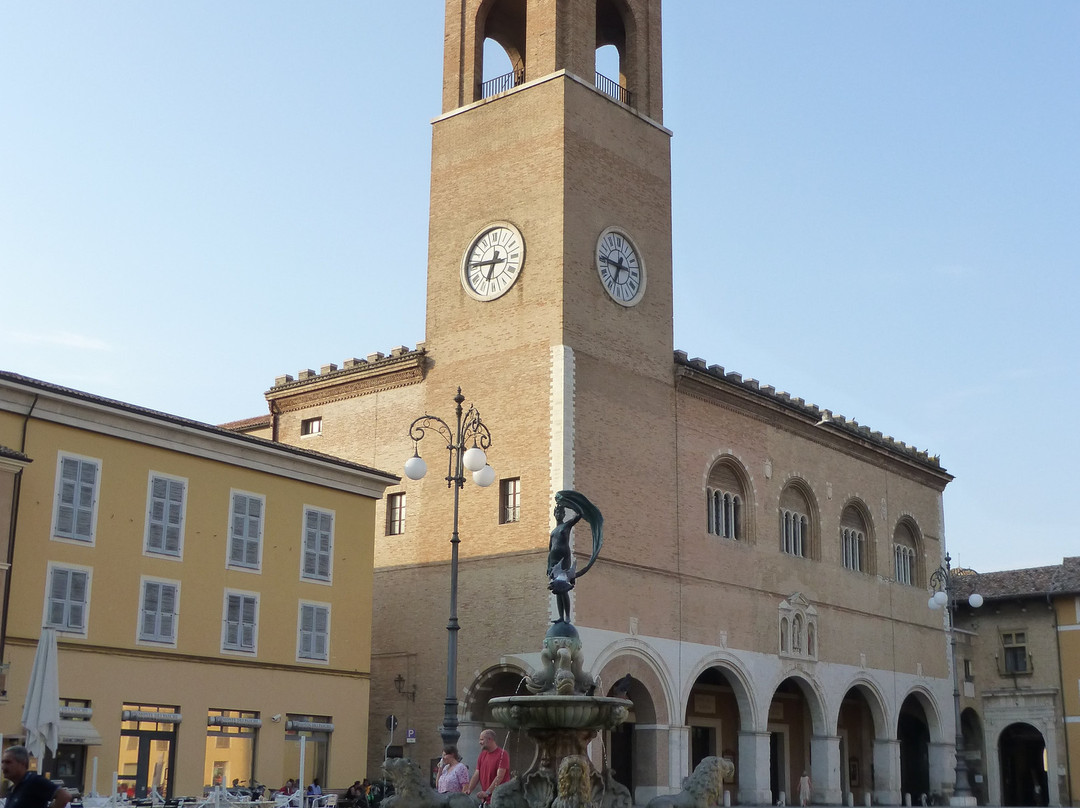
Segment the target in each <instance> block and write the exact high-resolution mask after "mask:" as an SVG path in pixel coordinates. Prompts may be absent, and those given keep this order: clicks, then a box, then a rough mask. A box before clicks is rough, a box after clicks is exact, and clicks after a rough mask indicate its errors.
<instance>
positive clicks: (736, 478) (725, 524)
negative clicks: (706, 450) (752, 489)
mask: <svg viewBox="0 0 1080 808" xmlns="http://www.w3.org/2000/svg"><path fill="white" fill-rule="evenodd" d="M705 492H706V500H707V502H706V518H707V520H708V522H707V529H708V532H709V533H710V534H711V535H713V536H720V537H721V538H724V539H736V540H742V539H745V538H746V526H745V511H746V486H745V484H744V483H743V477H742V470H741V469H740V467H739V466H738V465H737V464H736V463H735V461H734V460H733V459H731V458H724V459H722V460H720V461H718V462H717V463H716V465H714V466H713V467H712V470H711V471H710V472H709V481H708V484H707V485H706V488H705Z"/></svg>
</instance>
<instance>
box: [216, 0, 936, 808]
mask: <svg viewBox="0 0 1080 808" xmlns="http://www.w3.org/2000/svg"><path fill="white" fill-rule="evenodd" d="M487 40H493V41H495V42H497V43H498V44H499V45H501V46H502V47H503V49H504V50H505V51H506V53H507V55H508V56H509V58H510V62H511V64H512V66H513V72H512V73H511V74H509V75H508V76H504V77H501V78H500V79H498V80H491V81H488V82H484V81H482V78H483V49H484V43H485V42H486V41H487ZM445 43H446V51H445V62H444V73H443V111H442V114H441V115H440V116H439V117H438V118H437V119H436V120H435V122H434V130H433V146H432V182H431V212H430V228H429V236H428V243H429V259H428V277H427V327H426V341H425V342H424V343H423V344H421V345H418V346H417V347H416V349H414V350H411V349H407V348H404V347H401V348H395V349H393V350H392V351H390V353H389V355H383V354H381V353H380V354H373V355H371V356H368V357H366V358H364V359H349V360H346V361H345V362H344V363H343V364H342V365H341V366H340V367H339V366H338V365H336V364H329V365H325V366H323V367H322V368H321V369H320V370H319V371H318V372H316V371H314V370H305V371H302V372H301V373H299V374H298V375H296V376H295V377H294V376H292V375H284V376H281V377H280V378H279V379H278V380H277V381H276V383H275V384H274V386H273V388H272V389H271V390H269V391H268V392H267V400H268V403H269V409H270V419H269V421H266V420H263V419H256V420H254V421H251V422H249V423H246V424H238V425H237V428H238V429H241V430H249V431H251V432H252V433H254V434H261V435H265V436H268V437H272V438H274V439H276V440H280V441H283V442H287V443H291V444H294V445H298V446H305V447H312V448H317V449H319V450H320V451H325V452H329V453H332V454H340V455H341V456H343V457H347V458H349V459H352V460H354V461H356V462H360V463H365V464H371V465H375V466H379V467H386V468H395V469H396V468H401V466H400V464H401V463H403V462H404V460H405V459H406V458H408V457H409V456H411V455H412V454H413V451H414V448H417V449H419V451H420V453H421V454H422V455H423V456H424V457H425V458H426V460H427V462H428V466H429V468H430V471H429V473H428V476H427V477H426V478H425V479H423V480H421V481H418V482H409V483H407V484H403V485H399V486H394V487H392V488H391V489H389V490H388V496H387V498H386V500H385V502H383V503H380V505H379V506H378V509H377V515H376V518H377V522H378V529H379V532H380V533H381V534H382V535H381V536H380V537H379V539H378V541H377V544H376V556H375V559H376V560H375V564H376V586H375V614H374V619H375V622H374V627H373V661H372V670H373V687H372V706H371V710H372V717H373V720H372V722H371V735H370V739H369V743H368V749H369V766H368V772H369V773H373V772H375V771H376V770H377V766H378V762H379V760H378V759H379V757H380V752H379V750H380V747H381V746H382V745H384V744H386V743H388V741H389V734H388V732H387V730H386V729H385V728H384V724H383V719H384V718H385V716H387V715H389V714H395V715H397V716H398V718H399V719H400V720H401V721H402V722H403V723H404V725H405V727H406V728H409V729H413V730H414V731H415V733H416V739H417V742H416V743H415V745H410V746H409V747H408V748H407V749H406V753H407V754H408V755H409V756H411V757H413V758H414V759H418V760H420V761H422V762H425V763H426V762H427V761H428V760H430V759H433V758H435V757H436V756H437V754H438V749H439V743H440V739H439V736H438V735H437V733H436V728H437V727H438V726H439V724H440V723H441V720H442V712H443V697H444V694H445V659H446V630H445V626H446V614H447V605H448V588H449V584H448V579H449V569H448V561H449V557H450V546H449V542H448V539H449V537H450V531H451V521H452V501H453V498H452V497H451V494H450V492H449V491H448V490H447V485H446V481H445V479H444V478H443V472H442V469H443V468H445V465H444V464H445V463H446V460H447V457H446V447H445V445H444V444H443V443H442V442H441V441H440V440H439V439H438V438H429V439H427V440H423V441H421V442H420V443H419V445H418V446H416V447H414V444H413V442H412V440H410V438H409V436H408V434H407V429H408V426H409V424H410V422H411V421H412V419H413V418H415V417H417V416H419V415H421V414H423V413H432V414H435V415H439V416H441V417H443V418H444V419H448V420H451V419H453V406H454V405H453V401H452V399H453V396H454V395H455V392H456V391H457V389H458V388H459V387H460V388H462V389H463V391H464V395H465V396H466V407H467V406H468V405H469V404H475V405H476V406H477V407H478V409H479V410H480V412H481V414H482V417H483V419H484V422H485V423H486V424H487V426H488V427H489V428H490V430H491V434H492V446H491V450H490V452H489V457H490V460H491V464H492V466H493V467H494V468H495V469H496V471H497V474H498V476H499V479H498V481H497V484H496V485H493V486H491V487H490V488H487V489H478V488H475V487H467V488H466V489H465V490H464V491H463V492H462V493H461V510H460V535H461V542H462V543H461V546H460V550H461V572H460V595H459V612H460V622H461V631H460V664H459V666H458V672H459V680H458V681H459V683H460V685H461V687H460V692H459V693H458V694H457V695H458V697H459V700H460V709H459V716H458V717H459V719H460V721H461V733H462V735H461V741H460V746H461V748H462V752H463V754H464V756H465V758H466V760H474V759H475V754H476V751H477V735H478V733H479V730H480V729H481V728H483V727H485V726H491V725H492V724H493V722H492V718H491V713H490V711H489V710H488V707H487V705H488V700H489V699H490V698H491V697H494V696H502V695H509V694H512V693H514V692H517V690H518V688H519V686H520V683H521V678H522V675H523V673H524V672H525V671H526V670H527V669H528V667H529V666H530V665H532V664H535V663H536V661H537V657H538V653H537V652H538V650H539V648H540V643H541V641H542V638H543V637H544V634H545V631H546V630H547V628H548V626H549V624H550V621H551V620H552V619H553V617H554V612H553V610H552V607H551V604H549V595H548V592H547V590H546V588H545V584H546V578H545V559H546V554H547V550H548V546H547V544H548V534H549V531H550V530H551V527H552V525H553V522H552V516H551V509H552V496H553V494H554V493H555V492H556V491H558V490H561V489H566V488H574V489H577V490H579V491H581V492H583V493H584V494H586V495H587V496H588V497H589V498H590V499H591V500H592V501H593V502H594V503H595V504H596V505H597V506H598V507H599V508H600V509H601V510H602V511H603V513H604V515H605V536H606V538H605V544H604V548H603V552H602V554H601V558H600V561H599V562H598V563H597V564H596V565H595V567H593V569H592V570H591V571H590V572H589V574H588V576H587V577H584V578H582V579H581V582H580V584H579V586H578V587H577V589H576V590H575V592H574V593H573V597H574V599H573V622H574V623H575V625H577V626H578V628H579V630H580V632H581V635H582V638H583V641H584V645H585V652H586V655H587V657H588V665H589V668H590V671H591V673H592V674H593V675H596V676H599V677H600V678H601V680H602V683H603V684H602V689H603V690H604V691H605V692H606V691H607V690H608V689H609V688H610V687H611V685H612V683H614V682H615V681H616V680H618V679H620V678H622V677H624V676H625V675H626V674H628V673H629V674H630V676H631V680H632V684H631V686H630V692H629V695H630V698H631V699H632V700H633V702H634V710H633V714H632V716H631V719H630V721H629V722H628V723H627V724H626V725H625V726H624V727H622V728H620V729H619V730H617V731H615V732H613V733H609V734H607V735H606V736H605V737H604V738H602V739H601V742H598V743H596V744H594V754H595V755H596V758H597V760H598V761H599V760H600V759H601V758H602V757H604V756H606V757H607V759H608V760H609V762H610V764H611V766H612V768H613V769H614V771H615V776H616V778H617V779H619V780H620V781H622V782H623V783H625V784H626V785H628V786H629V787H630V788H631V789H632V790H633V792H634V794H635V798H636V800H637V802H639V803H643V802H646V801H647V800H648V799H649V798H650V797H652V796H654V795H657V794H664V793H670V792H672V791H677V790H678V788H679V786H680V783H681V780H682V778H683V777H684V776H685V775H686V774H688V773H689V771H690V769H691V768H692V767H693V765H694V764H695V763H696V762H698V761H699V760H700V759H701V758H702V757H704V756H706V755H724V756H727V757H730V758H732V759H733V760H734V761H735V762H736V766H737V781H736V782H735V783H734V784H732V786H731V788H732V789H733V792H734V794H735V798H736V799H737V800H738V801H740V802H743V803H758V804H761V803H775V802H776V800H777V799H778V798H779V796H780V794H781V793H786V794H787V795H788V799H789V801H790V800H791V796H792V794H793V793H796V791H797V788H796V784H797V782H798V778H799V776H800V774H801V772H802V771H803V770H804V769H806V770H809V772H810V774H811V777H812V780H813V785H814V796H813V799H814V801H815V802H823V803H834V804H835V803H840V802H841V801H845V800H846V799H848V797H849V796H850V797H851V798H853V799H854V800H855V802H857V803H858V804H863V801H864V799H865V798H867V796H869V797H870V798H871V799H873V801H874V802H875V803H886V804H890V803H891V804H897V803H899V802H900V801H901V799H902V797H903V795H904V794H905V793H908V794H911V795H912V797H913V799H914V800H915V801H916V802H917V801H918V800H919V799H920V796H921V795H922V794H930V793H933V792H942V791H948V790H949V789H950V787H951V782H952V768H953V757H952V750H953V709H952V682H951V678H950V670H949V667H948V655H947V646H946V643H945V633H944V626H943V624H942V621H941V613H940V612H939V613H933V612H931V611H930V610H929V609H927V606H926V592H927V585H928V578H929V575H930V574H931V572H932V571H933V570H934V569H935V568H936V567H937V566H938V565H939V564H940V563H941V559H942V556H943V549H942V546H943V541H944V536H943V530H944V527H943V521H944V520H943V514H942V491H943V490H944V488H945V486H946V485H947V484H948V482H949V481H950V479H951V477H950V475H949V474H948V473H947V472H946V471H945V470H944V469H943V468H942V467H941V465H940V463H939V462H938V459H937V458H936V457H931V456H928V455H927V453H925V452H920V451H918V450H916V449H914V448H912V447H909V446H907V445H905V444H903V443H901V442H899V441H896V440H893V439H892V438H890V437H888V436H883V435H881V434H880V433H877V432H873V431H871V430H870V429H868V428H866V427H863V426H860V425H859V424H857V423H855V422H853V421H850V420H847V419H845V418H843V417H841V416H834V415H832V414H831V413H829V412H827V411H824V410H820V409H819V408H817V407H815V406H812V405H808V404H807V403H805V402H804V401H802V400H801V399H798V398H795V397H792V396H790V395H788V394H786V393H782V392H778V391H776V390H775V389H773V388H771V387H768V386H765V385H762V384H760V383H758V382H756V381H754V380H750V379H743V378H742V377H741V376H740V375H739V374H736V373H730V372H727V371H725V370H724V369H723V368H720V367H717V366H711V365H708V364H707V363H706V362H704V361H701V360H697V359H693V358H690V357H688V356H687V355H686V354H684V353H677V352H675V351H674V348H673V309H672V284H673V272H672V250H671V175H670V142H669V141H670V135H671V133H670V132H669V131H668V130H667V129H666V128H664V126H663V100H662V92H663V81H662V66H661V63H662V48H661V10H660V2H659V0H554V1H552V0H523V2H510V0H447V3H446V34H445ZM602 46H614V47H615V48H616V49H617V51H618V53H619V62H620V69H619V73H620V74H619V75H618V76H617V77H616V76H611V77H604V76H599V75H597V74H596V73H595V66H596V51H597V48H598V47H602ZM721 226H722V224H721ZM703 235H704V237H707V234H703ZM716 271H717V272H727V271H739V269H738V268H732V267H716ZM729 302H730V301H729ZM732 304H734V303H733V302H732ZM722 311H723V306H722V305H718V306H717V317H718V319H720V318H722ZM762 316H763V327H770V328H771V327H775V328H788V329H791V332H792V334H793V338H797V335H798V324H799V321H800V317H802V316H808V313H806V312H800V311H799V307H798V302H797V301H787V302H785V304H784V305H781V306H773V305H771V304H769V305H766V304H765V303H762ZM578 542H579V545H580V543H582V542H583V539H581V538H580V537H579V538H578ZM585 549H586V548H584V547H582V546H578V547H577V553H578V556H579V558H581V557H583V555H582V554H583V553H584V552H585ZM398 678H400V679H401V680H402V681H403V682H404V687H403V688H402V692H399V690H398V687H397V686H395V685H394V680H395V679H398ZM414 686H415V688H416V694H417V695H416V698H415V701H413V700H411V698H410V697H409V694H411V692H412V688H413V687H414ZM396 740H397V742H398V743H400V742H401V740H402V732H401V730H398V735H397V736H396ZM502 740H503V736H502V735H500V741H502ZM506 743H507V744H508V746H509V748H510V750H511V758H512V766H513V768H515V769H518V770H522V771H523V770H524V769H526V768H527V767H528V765H529V761H530V759H531V756H532V743H531V742H530V741H529V740H528V739H527V738H526V737H525V736H524V735H523V734H521V735H519V734H516V733H515V734H508V735H507V737H506Z"/></svg>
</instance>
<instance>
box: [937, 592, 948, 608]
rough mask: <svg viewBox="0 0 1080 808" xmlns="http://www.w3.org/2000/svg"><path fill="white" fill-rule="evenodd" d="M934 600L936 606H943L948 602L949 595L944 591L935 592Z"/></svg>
mask: <svg viewBox="0 0 1080 808" xmlns="http://www.w3.org/2000/svg"><path fill="white" fill-rule="evenodd" d="M934 601H935V602H936V603H937V605H938V606H944V605H945V604H946V603H948V602H949V595H948V593H946V592H935V593H934Z"/></svg>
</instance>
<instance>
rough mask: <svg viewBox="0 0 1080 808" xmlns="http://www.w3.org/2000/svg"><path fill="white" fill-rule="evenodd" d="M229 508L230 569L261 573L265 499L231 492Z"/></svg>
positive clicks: (257, 495)
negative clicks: (236, 568)
mask: <svg viewBox="0 0 1080 808" xmlns="http://www.w3.org/2000/svg"><path fill="white" fill-rule="evenodd" d="M230 500H231V501H230V504H229V566H230V567H239V568H241V569H248V570H258V569H259V568H260V567H261V565H262V536H263V514H264V513H265V511H266V498H265V497H263V496H260V495H259V494H249V493H247V492H245V491H232V492H231V494H230Z"/></svg>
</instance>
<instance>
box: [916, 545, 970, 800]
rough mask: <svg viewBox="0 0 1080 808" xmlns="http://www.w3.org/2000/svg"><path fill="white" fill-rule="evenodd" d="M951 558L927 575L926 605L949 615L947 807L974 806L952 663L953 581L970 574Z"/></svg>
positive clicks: (957, 678)
mask: <svg viewBox="0 0 1080 808" xmlns="http://www.w3.org/2000/svg"><path fill="white" fill-rule="evenodd" d="M951 562H952V559H951V558H950V557H949V554H948V553H946V554H945V566H943V567H938V568H937V569H936V570H934V572H933V573H932V574H931V575H930V586H931V588H932V589H933V590H934V594H933V595H931V596H930V600H929V601H927V604H926V605H927V606H929V607H930V608H931V609H934V610H937V609H940V608H942V607H945V608H946V609H948V612H949V628H948V631H949V645H950V646H951V650H952V672H953V713H954V715H955V720H956V741H955V745H956V783H955V784H954V785H953V795H952V798H951V799H950V800H949V804H950V805H975V797H974V796H972V794H971V788H970V787H969V786H968V776H967V759H966V756H965V755H964V731H963V729H962V728H961V726H960V671H958V670H957V668H956V664H957V659H956V591H955V587H956V579H957V578H959V577H961V576H962V575H968V574H970V571H969V570H961V569H956V570H954V569H953V568H952V563H951ZM982 604H983V597H982V595H980V594H979V593H978V592H972V593H971V595H969V596H968V605H969V606H971V608H973V609H978V608H979V607H980V606H982Z"/></svg>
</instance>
